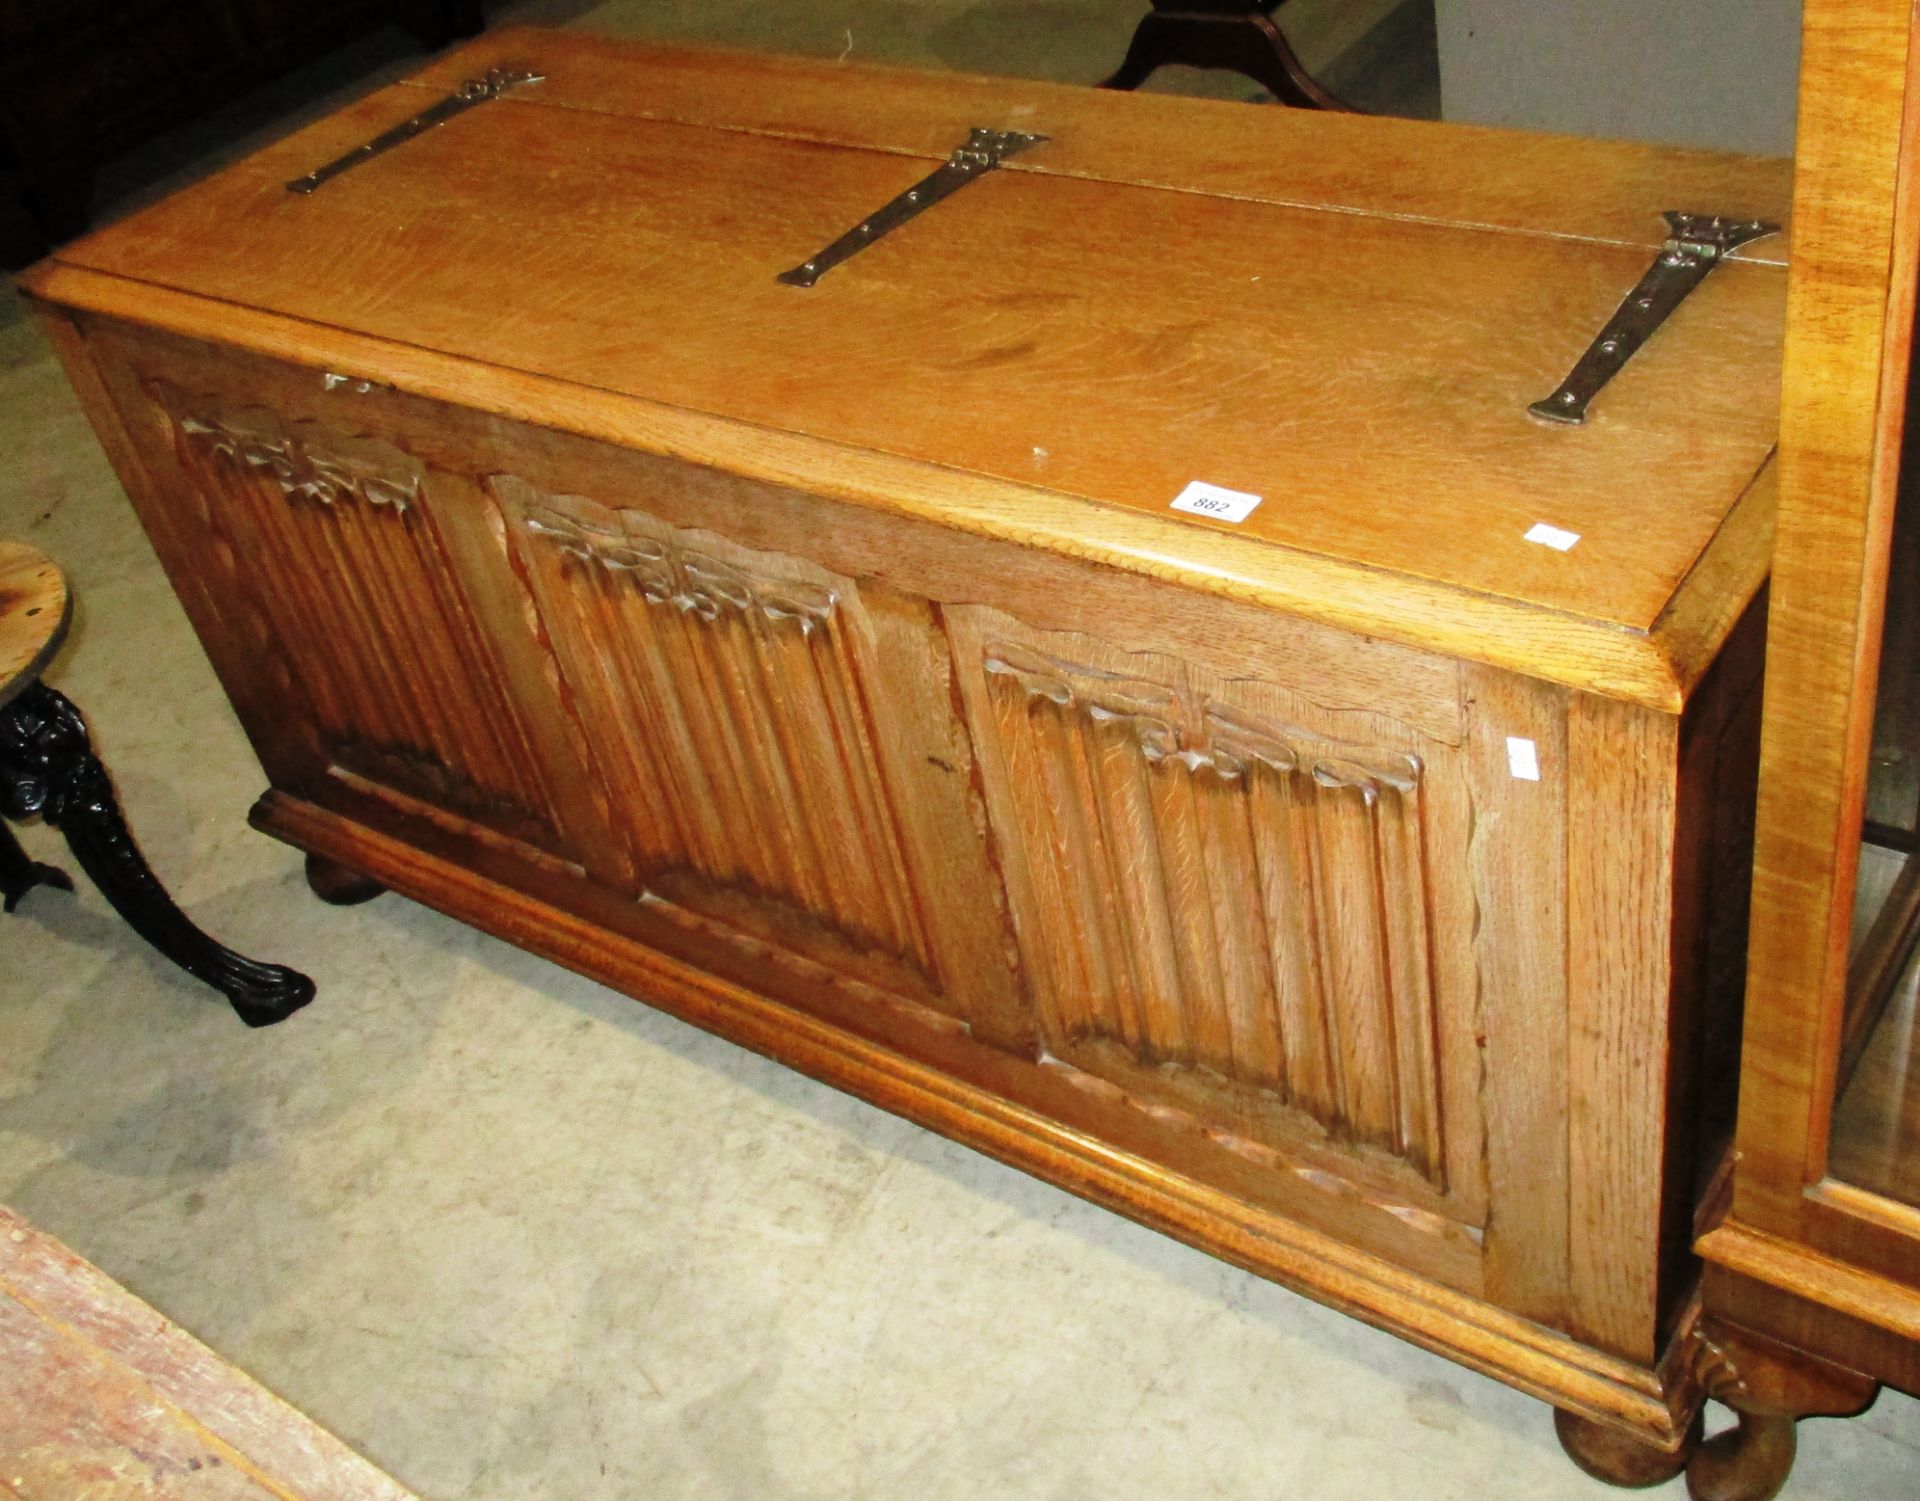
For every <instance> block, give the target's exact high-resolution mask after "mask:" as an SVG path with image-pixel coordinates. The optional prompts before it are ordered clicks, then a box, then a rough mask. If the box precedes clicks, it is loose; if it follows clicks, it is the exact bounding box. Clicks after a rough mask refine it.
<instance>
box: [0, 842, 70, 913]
mask: <svg viewBox="0 0 1920 1501" xmlns="http://www.w3.org/2000/svg"><path fill="white" fill-rule="evenodd" d="M36 886H57V887H59V888H60V889H61V890H62V891H71V890H73V877H72V876H70V875H68V874H67V873H66V872H65V871H64V870H55V869H54V868H53V867H52V866H51V865H42V864H41V863H40V862H39V861H38V860H29V859H28V858H27V852H26V851H25V850H23V849H21V848H20V841H19V840H17V839H15V838H14V837H13V830H12V829H10V828H8V827H7V826H6V824H5V823H4V822H0V907H4V908H5V910H6V911H8V912H11V911H13V909H14V908H15V907H17V906H19V905H20V898H21V897H23V896H25V895H26V894H27V893H28V892H29V891H31V890H33V888H34V887H36Z"/></svg>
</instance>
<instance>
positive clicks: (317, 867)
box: [307, 854, 387, 907]
mask: <svg viewBox="0 0 1920 1501" xmlns="http://www.w3.org/2000/svg"><path fill="white" fill-rule="evenodd" d="M307 885H308V886H309V887H311V888H312V890H313V894H314V895H315V896H317V897H319V898H320V900H321V901H323V902H327V903H329V904H330V905H332V906H335V907H357V906H359V905H360V903H362V902H370V901H372V900H373V899H374V898H375V897H376V896H379V895H380V894H381V893H382V892H384V891H385V890H386V889H387V888H386V887H384V886H382V885H381V884H380V883H379V882H378V881H376V880H374V879H373V877H372V876H363V875H361V874H360V872H359V871H357V870H355V869H353V868H352V867H351V866H347V865H342V864H340V863H339V862H338V861H336V860H329V859H327V858H326V856H324V855H311V854H310V855H308V856H307Z"/></svg>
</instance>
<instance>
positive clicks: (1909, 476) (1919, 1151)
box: [1828, 384, 1920, 1204]
mask: <svg viewBox="0 0 1920 1501" xmlns="http://www.w3.org/2000/svg"><path fill="white" fill-rule="evenodd" d="M1915 407H1916V401H1915V388H1914V387H1913V386H1912V385H1911V384H1910V385H1909V388H1908V398H1907V445H1906V452H1905V453H1903V454H1902V456H1901V457H1902V463H1901V477H1900V505H1899V510H1898V511H1897V513H1896V515H1895V519H1894V535H1893V546H1892V553H1891V558H1890V562H1889V567H1888V572H1887V608H1886V624H1885V631H1884V637H1883V640H1882V643H1881V652H1880V672H1879V687H1878V694H1877V697H1876V698H1875V700H1874V721H1873V743H1872V748H1871V750H1870V752H1869V760H1868V764H1867V789H1866V810H1865V824H1864V828H1863V831H1862V832H1863V838H1862V841H1861V847H1860V875H1859V881H1858V884H1857V885H1856V886H1855V888H1854V905H1853V949H1852V960H1851V964H1850V967H1849V970H1848V977H1847V1017H1846V1031H1845V1033H1844V1034H1843V1039H1842V1045H1841V1059H1840V1076H1839V1077H1840V1097H1839V1100H1838V1103H1837V1104H1836V1106H1835V1109H1834V1116H1833V1137H1832V1146H1831V1151H1830V1154H1829V1157H1828V1171H1829V1172H1830V1173H1832V1175H1833V1176H1834V1177H1836V1178H1842V1179H1844V1180H1846V1181H1847V1182H1849V1183H1852V1184H1854V1185H1856V1186H1858V1187H1860V1188H1866V1189H1871V1190H1873V1191H1874V1192H1876V1193H1883V1194H1886V1195H1888V1196H1890V1197H1893V1198H1897V1199H1901V1200H1904V1201H1905V1202H1907V1203H1910V1204H1920V1028H1916V1026H1915V1024H1914V1017H1915V1007H1916V997H1920V944H1917V943H1916V940H1917V939H1920V859H1916V858H1915V856H1914V846H1915V843H1916V830H1920V433H1917V432H1916V428H1917V427H1920V412H1917V411H1916V410H1915Z"/></svg>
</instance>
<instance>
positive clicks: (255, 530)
mask: <svg viewBox="0 0 1920 1501" xmlns="http://www.w3.org/2000/svg"><path fill="white" fill-rule="evenodd" d="M146 390H147V393H148V394H149V396H151V397H152V399H153V400H154V402H155V403H156V404H157V406H158V407H159V408H160V410H161V411H163V412H164V413H165V414H166V415H167V418H168V420H169V422H170V424H171V426H172V433H173V444H174V451H175V453H176V455H177V457H178V459H179V462H180V464H181V467H182V469H183V470H184V472H185V474H186V475H187V477H188V479H189V481H190V484H191V486H192V489H193V495H192V496H191V500H192V502H193V504H194V505H195V507H196V508H197V511H198V516H197V518H196V519H197V521H198V522H199V524H200V525H201V526H202V527H203V528H204V529H205V532H206V534H207V535H206V553H205V556H206V558H207V562H208V566H212V567H219V568H222V569H224V570H225V571H226V572H227V573H228V574H229V577H230V586H231V587H230V589H229V590H228V591H227V592H228V593H229V594H230V595H231V596H237V597H239V598H243V599H245V600H247V601H248V602H249V604H250V606H251V608H252V610H253V611H254V613H255V614H256V615H257V616H258V617H259V618H260V619H261V620H262V621H264V622H265V630H264V631H263V632H262V633H261V635H262V637H263V645H269V649H273V650H276V651H277V652H278V654H279V655H280V656H281V658H282V660H283V663H284V664H285V668H286V670H287V671H289V672H290V673H291V674H292V675H293V676H294V677H295V678H296V679H297V689H298V694H297V697H298V700H299V701H300V702H302V703H303V704H304V705H305V706H306V709H307V710H308V713H309V714H310V716H311V720H312V729H313V734H314V737H315V739H316V741H317V742H318V749H319V751H320V753H321V754H322V755H323V756H325V757H326V758H327V759H329V760H330V761H331V762H332V764H334V765H335V766H338V767H339V768H341V769H342V770H344V771H348V772H352V773H355V774H357V775H359V776H362V777H365V778H366V779H367V780H369V781H371V782H375V783H378V784H380V785H381V786H385V787H391V788H394V789H395V790H397V791H401V792H404V793H407V794H410V795H412V796H415V797H417V798H419V799H421V800H422V801H424V802H426V803H428V804H430V805H432V806H434V807H441V808H447V809H450V810H452V811H454V812H457V813H460V814H463V815H465V816H467V817H470V818H472V819H474V820H476V821H477V822H480V823H483V824H486V825H488V826H489V827H491V828H494V829H496V830H498V831H499V832H502V833H505V834H508V835H510V836H512V837H514V838H518V839H523V840H526V841H528V842H530V843H533V844H535V845H539V846H541V847H543V848H547V849H557V848H558V846H559V844H560V836H559V835H558V833H557V832H556V830H557V827H558V821H557V819H556V816H555V812H554V809H553V806H552V803H551V801H550V799H549V797H548V795H547V792H546V789H545V786H544V782H543V778H542V776H541V774H540V771H539V768H538V765H537V762H536V760H535V757H534V755H533V752H532V750H531V748H530V746H529V743H528V739H527V736H526V734H525V732H524V730H523V728H522V726H521V724H520V721H519V719H518V717H517V715H516V712H515V710H514V708H513V706H512V703H511V700H510V697H509V695H508V693H507V691H506V689H505V687H504V684H503V681H502V677H501V674H500V670H499V667H498V664H497V662H496V660H495V657H494V653H493V650H492V648H491V647H490V646H489V644H488V642H487V639H486V637H485V636H484V635H483V633H482V632H481V631H480V630H479V628H478V627H477V625H476V623H475V621H474V619H473V614H472V611H471V609H470V607H469V604H468V602H467V600H466V598H465V597H464V595H463V594H462V591H461V588H460V584H459V581H458V578H457V576H456V573H455V570H454V567H453V565H452V562H451V560H450V558H449V557H448V554H447V551H446V546H445V543H444V541H443V539H442V538H441V536H440V534H439V532H438V530H437V527H436V525H435V523H434V521H433V519H432V517H431V516H430V515H429V514H428V512H429V510H430V509H431V508H430V507H429V506H427V505H426V504H424V501H425V498H426V494H427V490H428V487H429V477H428V472H427V469H426V467H425V465H423V464H422V463H421V462H420V460H419V459H417V458H415V457H414V456H413V455H411V454H409V453H406V452H405V451H403V450H402V449H400V448H398V447H396V446H395V445H393V444H392V443H389V442H386V441H385V440H383V439H379V438H372V437H363V436H359V435H355V434H351V433H345V432H340V431H337V430H335V429H333V428H330V427H328V426H326V425H324V424H321V423H318V422H312V421H288V420H287V419H285V418H283V417H281V416H280V415H279V414H278V413H275V412H271V411H268V410H266V409H264V408H260V407H240V406H235V405H232V404H230V403H228V402H226V401H224V400H222V399H221V398H219V397H215V396H208V395H194V394H190V393H188V392H185V391H182V390H181V389H180V388H179V387H177V386H175V385H173V384H171V383H170V382H167V381H164V380H158V379H155V380H150V381H148V382H146ZM280 643H285V644H284V645H281V644H280Z"/></svg>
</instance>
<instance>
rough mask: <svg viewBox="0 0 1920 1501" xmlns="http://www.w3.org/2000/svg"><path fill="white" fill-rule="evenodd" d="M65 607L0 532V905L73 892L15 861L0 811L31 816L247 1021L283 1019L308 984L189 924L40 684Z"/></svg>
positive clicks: (86, 746)
mask: <svg viewBox="0 0 1920 1501" xmlns="http://www.w3.org/2000/svg"><path fill="white" fill-rule="evenodd" d="M71 610H72V600H71V596H70V595H69V594H68V591H67V582H66V579H65V577H64V576H63V575H62V574H61V572H60V570H59V568H58V567H56V566H55V565H54V564H53V563H52V562H51V561H50V560H49V559H48V558H47V557H46V556H45V555H43V554H41V553H39V552H36V551H35V550H34V549H32V548H30V547H26V546H24V545H22V544H20V543H17V542H7V541H3V540H0V815H4V817H0V898H4V905H5V909H6V910H7V911H8V912H11V911H13V909H14V908H15V907H16V906H17V905H18V904H19V901H20V899H21V897H23V896H25V895H26V893H27V892H29V891H31V890H32V889H33V888H34V887H35V886H55V887H59V888H60V889H61V890H64V891H71V890H72V889H73V882H72V881H71V880H70V879H69V878H68V877H67V875H66V874H65V873H64V872H62V871H59V870H56V869H54V868H53V867H52V866H50V865H42V864H39V863H38V862H37V861H34V860H30V859H28V858H27V855H26V852H25V851H24V850H22V849H21V848H20V845H19V843H18V841H17V840H15V838H14V837H13V833H12V831H11V830H10V829H9V828H8V827H7V824H6V821H5V820H6V819H24V818H31V817H32V816H34V815H35V814H38V815H40V816H41V817H42V818H44V819H45V820H46V821H47V823H48V824H49V825H50V826H52V827H54V828H57V829H58V830H60V832H61V833H62V834H63V835H65V836H66V841H67V844H68V847H69V848H71V849H72V851H73V856H74V858H75V859H76V860H78V861H79V862H80V868H81V869H82V870H84V871H85V872H86V873H87V875H88V876H89V877H90V878H91V879H92V881H93V883H94V884H95V885H96V886H98V887H99V888H100V894H101V895H102V896H104V897H106V899H107V901H108V902H109V903H111V904H112V906H113V910H114V911H116V912H118V913H119V914H120V916H121V917H123V918H124V919H125V920H126V922H127V925H128V926H129V927H131V928H132V929H133V930H134V932H136V933H138V934H139V935H140V936H141V937H142V938H144V939H146V940H147V942H148V943H150V944H152V945H153V946H154V947H155V948H157V949H158V950H160V952H161V953H163V954H165V955H166V956H167V957H168V958H169V959H171V960H172V961H173V962H174V963H175V964H177V965H179V966H180V967H181V968H182V969H184V970H185V971H186V972H187V973H188V974H190V975H192V976H194V978H196V979H199V980H204V981H206V983H207V984H209V985H211V986H213V988H214V989H216V990H218V991H220V992H221V994H223V995H225V996H226V998H227V999H228V1000H229V1001H231V1002H233V1009H234V1010H235V1011H236V1012H238V1013H239V1015H240V1019H241V1020H242V1021H244V1022H245V1023H246V1024H247V1025H248V1026H250V1027H264V1026H269V1025H271V1024H272V1023H274V1022H277V1021H284V1020H285V1019H286V1018H287V1017H289V1016H291V1015H292V1014H293V1013H294V1012H295V1011H298V1010H299V1009H300V1008H301V1007H302V1006H304V1005H306V1003H307V1002H308V1001H310V1000H312V999H313V981H311V980H309V979H308V978H307V977H306V976H305V975H303V974H300V973H299V972H298V971H296V970H291V969H288V968H286V967H285V966H284V965H279V964H261V963H259V962H258V961H256V960H253V959H247V958H243V957H242V956H241V955H239V954H236V953H234V952H233V951H232V950H231V949H228V948H225V947H223V946H222V945H220V944H218V943H216V942H214V941H213V939H211V938H209V937H208V936H207V935H206V934H205V933H203V932H201V931H200V929H199V928H197V927H195V926H194V925H193V923H192V922H191V921H190V920H189V919H188V917H187V915H186V914H185V913H184V912H182V911H181V910H180V909H179V908H178V907H177V906H175V905H174V903H173V899H172V898H171V897H169V896H168V895H167V893H166V890H165V888H164V887H162V886H161V884H160V882H159V881H158V880H157V879H156V878H155V877H154V874H153V872H152V871H151V870H150V869H148V867H147V862H146V861H145V859H143V858H142V856H141V854H140V849H139V846H138V845H136V844H135V843H134V842H133V836H132V835H131V834H129V833H128V832H127V825H126V822H125V820H124V819H122V818H121V816H120V806H119V803H118V801H117V800H116V799H115V797H114V795H113V783H112V782H111V781H109V780H108V778H107V773H106V769H105V768H104V767H103V766H101V764H100V762H99V759H98V758H97V757H96V756H95V755H94V754H93V747H92V745H91V744H90V743H89V741H88V739H87V727H86V723H85V721H84V720H82V719H81V718H80V714H79V711H78V710H76V709H75V708H74V706H73V705H72V703H70V702H69V701H68V700H67V698H66V696H65V695H64V694H61V693H58V692H56V691H55V690H54V689H52V688H49V687H48V686H47V685H46V684H45V683H43V682H41V681H40V674H41V673H42V672H44V671H45V670H46V666H47V663H48V662H50V661H51V660H52V659H53V654H54V653H55V652H56V651H57V650H58V649H59V647H60V642H61V640H62V638H64V637H65V635H66V631H67V621H68V619H69V616H70V614H71Z"/></svg>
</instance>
